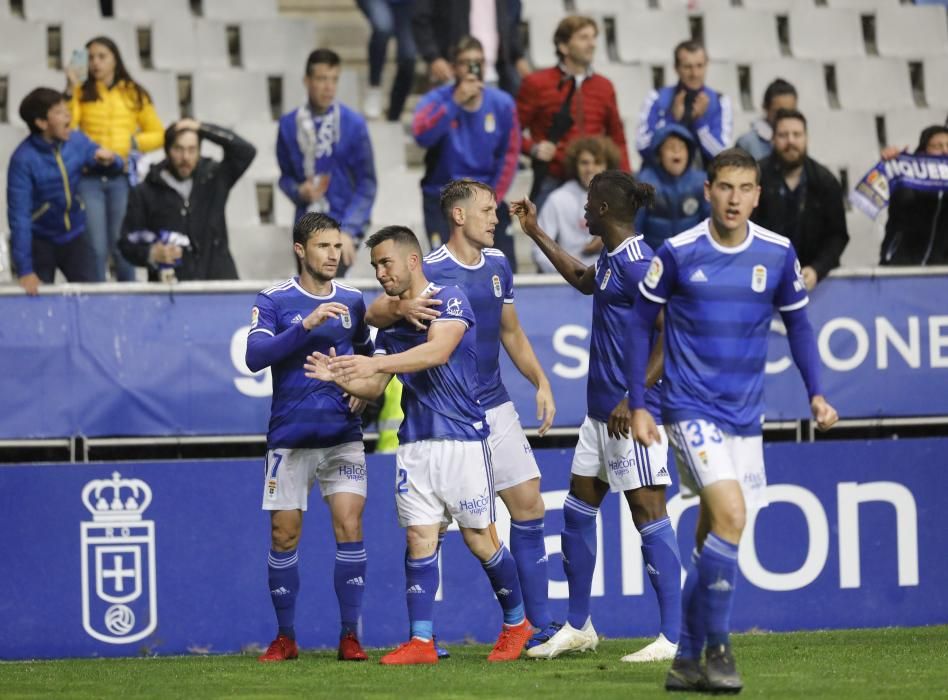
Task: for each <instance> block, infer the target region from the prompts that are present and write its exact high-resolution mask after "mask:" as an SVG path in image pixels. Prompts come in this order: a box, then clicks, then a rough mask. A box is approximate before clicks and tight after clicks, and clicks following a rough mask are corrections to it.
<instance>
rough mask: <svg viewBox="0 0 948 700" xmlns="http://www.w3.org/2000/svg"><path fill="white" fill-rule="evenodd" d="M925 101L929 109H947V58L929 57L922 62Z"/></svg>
mask: <svg viewBox="0 0 948 700" xmlns="http://www.w3.org/2000/svg"><path fill="white" fill-rule="evenodd" d="M922 71H923V72H924V74H925V99H926V101H927V102H928V106H929V107H941V108H943V109H948V80H945V76H946V75H948V56H929V57H927V58H925V59H924V60H923V61H922Z"/></svg>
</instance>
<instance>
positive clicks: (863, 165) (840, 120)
mask: <svg viewBox="0 0 948 700" xmlns="http://www.w3.org/2000/svg"><path fill="white" fill-rule="evenodd" d="M806 118H807V132H808V149H807V150H808V151H809V154H810V155H811V156H812V157H813V158H815V159H816V160H818V161H819V162H820V163H822V164H823V165H825V166H826V167H828V168H830V170H834V171H835V170H838V169H839V168H848V169H852V170H860V169H861V170H860V172H859V173H858V174H857V175H856V176H855V177H857V178H858V177H861V176H862V175H863V174H864V173H865V171H866V170H868V169H869V168H870V167H871V166H872V164H873V163H875V162H876V161H877V160H879V137H878V134H877V133H876V120H875V115H874V114H873V113H871V112H859V111H844V110H830V111H826V112H819V111H815V110H813V111H808V112H807V114H806ZM850 181H852V175H850Z"/></svg>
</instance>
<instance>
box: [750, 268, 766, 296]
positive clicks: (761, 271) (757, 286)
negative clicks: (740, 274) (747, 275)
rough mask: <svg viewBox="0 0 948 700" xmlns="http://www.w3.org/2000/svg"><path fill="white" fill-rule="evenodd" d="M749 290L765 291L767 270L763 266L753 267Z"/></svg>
mask: <svg viewBox="0 0 948 700" xmlns="http://www.w3.org/2000/svg"><path fill="white" fill-rule="evenodd" d="M751 289H753V290H754V291H755V292H762V291H764V290H765V289H767V268H766V267H764V266H763V265H754V271H753V273H752V274H751Z"/></svg>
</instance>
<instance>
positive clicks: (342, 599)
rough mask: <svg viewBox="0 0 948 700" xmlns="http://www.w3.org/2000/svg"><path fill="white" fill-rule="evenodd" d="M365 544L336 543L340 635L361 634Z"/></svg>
mask: <svg viewBox="0 0 948 700" xmlns="http://www.w3.org/2000/svg"><path fill="white" fill-rule="evenodd" d="M365 566H366V556H365V546H364V545H363V544H362V542H361V541H360V542H337V543H336V568H335V571H334V572H333V584H334V585H335V587H336V599H337V600H338V601H339V620H340V622H341V623H342V629H341V631H340V633H339V634H340V637H344V636H346V635H347V634H348V633H349V632H352V633H353V634H355V635H356V636H358V634H359V620H360V618H361V617H362V594H363V592H364V591H365Z"/></svg>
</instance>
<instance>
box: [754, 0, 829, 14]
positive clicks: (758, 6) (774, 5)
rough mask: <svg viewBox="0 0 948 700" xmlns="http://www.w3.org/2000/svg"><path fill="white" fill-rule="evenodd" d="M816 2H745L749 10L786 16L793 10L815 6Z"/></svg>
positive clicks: (762, 0)
mask: <svg viewBox="0 0 948 700" xmlns="http://www.w3.org/2000/svg"><path fill="white" fill-rule="evenodd" d="M813 3H814V0H743V6H744V7H745V8H747V9H748V10H769V11H770V12H778V13H780V14H785V13H787V12H790V11H791V10H797V9H801V8H803V9H807V8H810V7H813V6H814V4H813Z"/></svg>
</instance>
